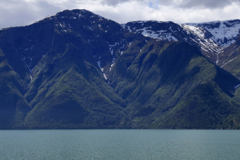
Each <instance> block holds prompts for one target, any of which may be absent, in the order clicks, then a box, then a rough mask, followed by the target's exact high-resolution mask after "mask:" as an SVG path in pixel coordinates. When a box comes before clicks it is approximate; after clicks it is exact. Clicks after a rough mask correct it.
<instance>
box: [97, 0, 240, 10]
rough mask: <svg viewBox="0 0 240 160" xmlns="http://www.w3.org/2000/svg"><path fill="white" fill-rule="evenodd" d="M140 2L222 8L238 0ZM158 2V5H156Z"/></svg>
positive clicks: (112, 0)
mask: <svg viewBox="0 0 240 160" xmlns="http://www.w3.org/2000/svg"><path fill="white" fill-rule="evenodd" d="M131 1H132V0H101V2H102V3H103V4H107V5H117V4H121V3H124V2H131ZM135 1H141V2H149V3H154V4H155V5H167V6H173V7H177V8H183V9H186V8H223V7H226V6H228V5H231V4H232V3H239V2H240V0H182V1H179V2H177V1H176V0H135ZM157 2H158V3H157Z"/></svg>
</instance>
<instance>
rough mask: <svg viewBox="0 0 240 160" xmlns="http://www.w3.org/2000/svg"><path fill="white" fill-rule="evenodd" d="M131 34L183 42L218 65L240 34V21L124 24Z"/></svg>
mask: <svg viewBox="0 0 240 160" xmlns="http://www.w3.org/2000/svg"><path fill="white" fill-rule="evenodd" d="M123 27H124V28H125V29H128V30H129V31H131V32H135V33H141V34H143V35H144V36H148V37H151V38H155V39H159V40H166V41H184V42H187V43H189V44H192V45H195V46H198V47H199V48H200V49H201V51H202V53H203V54H204V55H205V56H206V57H207V58H208V59H209V60H211V61H212V62H214V63H216V64H218V62H219V59H218V58H219V54H221V53H222V52H223V50H224V48H226V47H228V46H230V45H231V44H233V43H234V42H235V41H236V39H237V37H238V35H239V34H240V30H239V29H240V20H230V21H216V22H207V23H187V24H181V25H179V24H176V23H173V22H161V21H136V22H129V23H127V24H124V25H123Z"/></svg>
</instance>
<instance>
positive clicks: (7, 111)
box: [0, 50, 31, 129]
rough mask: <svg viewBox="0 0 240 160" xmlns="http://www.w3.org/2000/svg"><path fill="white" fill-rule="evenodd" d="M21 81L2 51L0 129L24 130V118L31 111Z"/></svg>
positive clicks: (0, 65)
mask: <svg viewBox="0 0 240 160" xmlns="http://www.w3.org/2000/svg"><path fill="white" fill-rule="evenodd" d="M19 79H20V76H19V75H18V74H17V73H16V72H15V71H13V69H12V67H11V66H10V65H9V64H8V61H7V59H6V57H5V55H4V53H3V52H2V50H0V129H8V128H12V127H13V128H15V127H16V128H24V117H25V116H26V114H27V113H28V112H29V111H30V110H31V108H30V106H29V105H28V103H27V101H26V100H25V99H24V97H23V95H22V94H23V93H24V85H23V82H22V81H21V80H19Z"/></svg>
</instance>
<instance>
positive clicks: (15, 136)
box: [0, 130, 240, 160]
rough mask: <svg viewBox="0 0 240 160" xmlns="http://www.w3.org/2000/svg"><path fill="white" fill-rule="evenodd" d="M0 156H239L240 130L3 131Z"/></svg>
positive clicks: (16, 159)
mask: <svg viewBox="0 0 240 160" xmlns="http://www.w3.org/2000/svg"><path fill="white" fill-rule="evenodd" d="M0 159H1V160H48V159H49V160H75V159H76V160H80V159H86V160H95V159H97V160H108V159H109V160H239V159H240V131H238V130H2V131H0Z"/></svg>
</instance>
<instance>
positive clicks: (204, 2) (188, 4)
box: [178, 0, 240, 9]
mask: <svg viewBox="0 0 240 160" xmlns="http://www.w3.org/2000/svg"><path fill="white" fill-rule="evenodd" d="M239 2H240V0H217V1H216V0H183V1H182V2H181V3H179V4H178V7H180V8H182V7H183V8H212V9H214V8H224V7H226V6H229V5H231V4H232V3H239Z"/></svg>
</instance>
